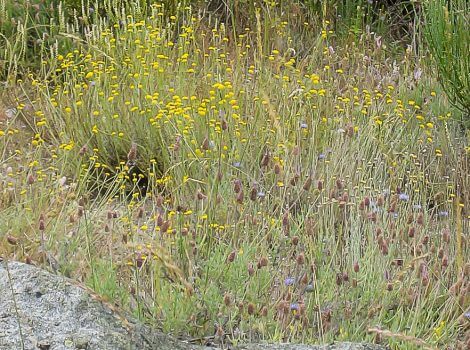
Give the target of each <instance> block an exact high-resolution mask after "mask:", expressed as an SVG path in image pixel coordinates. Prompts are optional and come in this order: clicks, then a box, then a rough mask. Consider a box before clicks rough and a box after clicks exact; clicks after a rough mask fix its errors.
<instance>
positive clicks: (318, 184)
mask: <svg viewBox="0 0 470 350" xmlns="http://www.w3.org/2000/svg"><path fill="white" fill-rule="evenodd" d="M317 189H318V190H319V191H321V190H323V181H322V180H318V181H317Z"/></svg>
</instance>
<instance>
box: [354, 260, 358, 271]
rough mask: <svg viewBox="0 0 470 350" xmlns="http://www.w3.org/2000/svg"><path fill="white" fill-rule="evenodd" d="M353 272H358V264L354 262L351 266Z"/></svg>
mask: <svg viewBox="0 0 470 350" xmlns="http://www.w3.org/2000/svg"><path fill="white" fill-rule="evenodd" d="M353 269H354V272H356V273H357V272H359V263H358V262H357V261H356V262H355V263H354V265H353Z"/></svg>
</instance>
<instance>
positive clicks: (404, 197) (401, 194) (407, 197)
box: [398, 193, 410, 202]
mask: <svg viewBox="0 0 470 350" xmlns="http://www.w3.org/2000/svg"><path fill="white" fill-rule="evenodd" d="M398 199H400V200H401V201H404V202H408V200H409V199H410V196H408V195H407V194H406V193H400V194H399V195H398Z"/></svg>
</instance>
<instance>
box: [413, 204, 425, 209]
mask: <svg viewBox="0 0 470 350" xmlns="http://www.w3.org/2000/svg"><path fill="white" fill-rule="evenodd" d="M422 208H423V206H422V205H421V204H415V205H413V209H415V210H421V209H422Z"/></svg>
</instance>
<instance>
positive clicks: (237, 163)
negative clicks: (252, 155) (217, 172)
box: [233, 162, 242, 168]
mask: <svg viewBox="0 0 470 350" xmlns="http://www.w3.org/2000/svg"><path fill="white" fill-rule="evenodd" d="M233 166H234V167H235V168H241V166H242V163H240V162H234V163H233Z"/></svg>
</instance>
